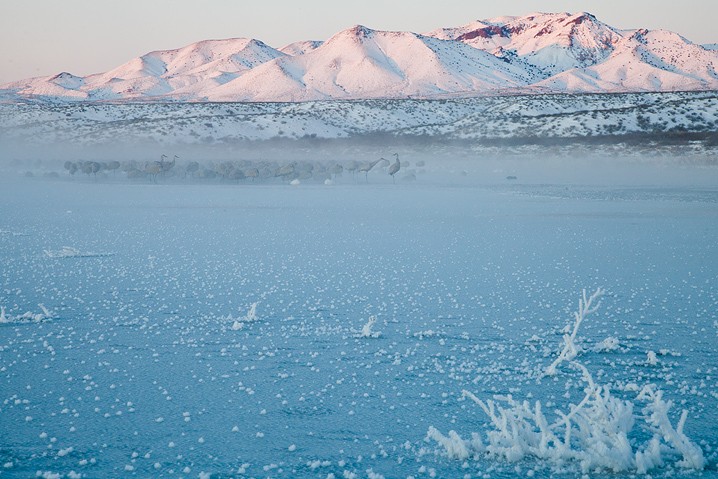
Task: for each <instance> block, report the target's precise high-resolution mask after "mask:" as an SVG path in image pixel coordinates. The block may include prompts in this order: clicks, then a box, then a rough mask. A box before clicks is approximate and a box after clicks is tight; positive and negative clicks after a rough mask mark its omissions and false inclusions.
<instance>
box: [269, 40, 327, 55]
mask: <svg viewBox="0 0 718 479" xmlns="http://www.w3.org/2000/svg"><path fill="white" fill-rule="evenodd" d="M322 43H324V42H322V41H319V40H306V41H299V42H294V43H290V44H289V45H286V46H284V47H282V48H280V49H279V51H280V52H282V53H286V54H287V55H291V56H297V55H304V54H305V53H308V52H311V51H314V50H316V49H317V48H319V47H320V46H321V45H322Z"/></svg>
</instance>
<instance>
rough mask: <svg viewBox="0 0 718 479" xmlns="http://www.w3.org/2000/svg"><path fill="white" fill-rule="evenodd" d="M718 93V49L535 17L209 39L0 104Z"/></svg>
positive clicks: (16, 93)
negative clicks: (279, 42)
mask: <svg viewBox="0 0 718 479" xmlns="http://www.w3.org/2000/svg"><path fill="white" fill-rule="evenodd" d="M716 89H718V50H716V47H715V45H706V46H701V45H697V44H694V43H691V42H690V41H689V40H687V39H686V38H684V37H682V36H680V35H678V34H676V33H672V32H668V31H663V30H654V31H649V30H643V29H638V30H621V29H617V28H614V27H611V26H610V25H607V24H605V23H603V22H601V21H599V20H598V19H596V17H594V16H593V15H591V14H589V13H585V12H582V13H578V14H569V13H534V14H531V15H526V16H523V17H499V18H492V19H488V20H481V21H475V22H471V23H468V24H466V25H464V26H460V27H454V28H441V29H438V30H434V31H431V32H427V33H425V34H417V33H411V32H387V31H378V30H372V29H370V28H367V27H364V26H361V25H357V26H354V27H352V28H349V29H347V30H344V31H341V32H339V33H337V34H335V35H334V36H332V37H331V38H329V39H328V40H326V41H298V42H295V43H292V44H290V45H287V46H285V47H283V48H281V49H280V50H277V49H274V48H272V47H270V46H268V45H266V44H264V43H262V42H261V41H259V40H253V39H246V38H235V39H228V40H206V41H201V42H197V43H193V44H191V45H187V46H186V47H183V48H179V49H177V50H167V51H157V52H152V53H148V54H146V55H143V56H141V57H139V58H135V59H133V60H130V61H129V62H127V63H125V64H124V65H121V66H119V67H117V68H115V69H114V70H110V71H108V72H106V73H99V74H95V75H89V76H87V77H78V76H75V75H72V74H70V73H67V72H63V73H60V74H58V75H53V76H49V77H39V78H32V79H28V80H22V81H17V82H13V83H9V84H6V85H2V86H0V98H5V99H10V100H13V99H17V98H23V97H33V98H41V99H49V100H80V101H92V100H133V101H143V100H148V101H149V100H153V101H154V100H167V101H226V102H231V101H247V102H259V101H287V102H296V101H309V100H329V99H370V98H442V97H450V96H480V95H496V94H502V93H529V94H530V93H551V92H563V93H585V92H627V91H634V92H643V91H656V92H657V91H676V90H716Z"/></svg>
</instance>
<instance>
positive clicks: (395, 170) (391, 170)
mask: <svg viewBox="0 0 718 479" xmlns="http://www.w3.org/2000/svg"><path fill="white" fill-rule="evenodd" d="M394 156H395V157H396V163H392V164H391V166H390V167H389V174H390V175H391V181H392V182H394V183H396V180H395V179H394V175H396V174H397V173H398V172H399V169H401V163H400V162H399V153H394Z"/></svg>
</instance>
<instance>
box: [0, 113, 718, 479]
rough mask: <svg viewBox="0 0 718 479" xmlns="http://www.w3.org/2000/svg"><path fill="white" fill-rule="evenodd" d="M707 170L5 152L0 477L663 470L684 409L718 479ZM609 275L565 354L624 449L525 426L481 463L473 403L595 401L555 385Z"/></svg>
mask: <svg viewBox="0 0 718 479" xmlns="http://www.w3.org/2000/svg"><path fill="white" fill-rule="evenodd" d="M60 126H61V125H60ZM60 126H58V128H59V127H60ZM395 153H396V154H397V155H398V158H399V160H400V165H401V166H400V169H399V170H398V172H397V173H396V174H395V175H394V178H392V176H390V174H389V171H390V165H392V164H394V163H395V162H396V157H395V156H394V154H395ZM162 155H166V158H164V159H163V158H162ZM175 155H177V157H178V158H176V159H175V158H174V157H175ZM382 157H383V158H385V159H386V162H381V163H377V164H376V165H375V166H374V167H373V168H372V169H371V170H369V171H367V172H366V174H365V172H362V171H361V170H360V168H361V166H362V165H364V164H366V162H371V161H375V160H378V159H379V158H382ZM716 158H717V156H716V151H715V149H714V148H713V147H712V146H711V144H710V142H709V141H707V139H706V138H705V137H703V138H689V139H684V140H683V141H673V140H671V141H667V140H666V141H658V140H656V138H655V137H651V138H647V139H644V140H643V141H638V140H636V139H631V140H629V139H627V138H617V139H616V141H615V142H610V141H607V140H606V139H605V138H604V139H602V140H601V141H589V140H586V139H584V140H576V139H573V140H569V139H566V140H559V139H552V140H551V141H538V140H537V141H511V140H505V141H502V142H489V141H479V140H466V141H455V140H452V141H449V140H446V139H436V138H434V139H430V138H426V137H418V138H405V137H398V138H396V137H394V138H392V137H390V136H382V135H374V136H371V135H366V136H361V135H358V136H357V137H353V138H348V139H347V138H342V139H318V138H303V139H275V140H264V141H237V142H229V141H227V142H221V143H220V142H207V143H206V144H182V143H178V142H166V143H159V142H156V141H146V140H141V139H136V141H127V140H126V139H118V140H117V141H103V142H101V143H93V142H90V143H82V142H77V143H73V142H69V141H66V140H63V141H59V142H56V143H53V142H47V141H44V140H43V141H42V142H30V141H16V140H13V141H3V142H1V143H0V190H1V191H2V196H3V200H2V201H0V264H2V265H3V266H2V268H1V269H0V306H2V308H3V311H2V315H1V317H2V320H0V431H2V432H1V433H0V437H2V440H1V441H0V442H1V443H0V465H2V469H0V477H9V478H21V477H22V478H24V477H36V476H37V477H287V478H289V477H291V478H297V477H302V478H303V477H317V478H320V477H321V478H327V477H336V478H338V477H377V478H378V477H386V478H393V477H414V478H419V477H487V476H488V477H515V476H516V475H521V476H523V475H532V476H533V477H576V475H577V474H583V473H586V474H589V476H591V477H608V476H610V477H633V476H635V475H636V471H637V470H638V467H639V462H637V461H636V460H635V459H633V458H634V457H635V453H637V452H640V453H641V454H645V456H646V457H648V461H649V462H650V460H652V459H656V458H658V459H660V461H657V462H656V465H655V467H653V468H652V469H651V470H650V471H649V472H650V474H651V476H653V477H675V476H676V475H677V474H688V475H692V474H699V473H698V472H696V471H695V468H696V467H697V466H695V464H700V462H699V461H697V459H696V457H698V456H697V455H696V454H694V455H693V456H692V457H693V458H694V459H696V461H695V462H692V463H688V462H687V460H686V456H688V455H689V454H688V453H682V452H681V450H680V447H676V445H675V444H674V443H670V442H666V440H665V439H661V437H660V436H661V435H660V434H659V435H658V436H659V437H658V439H656V440H657V441H658V443H660V447H658V448H657V449H656V450H651V449H650V448H649V446H646V444H650V441H651V439H652V438H655V437H656V436H655V429H656V428H657V427H658V426H656V424H660V425H662V426H666V424H669V425H671V426H672V427H675V428H677V429H680V427H678V424H679V422H680V418H681V414H682V413H683V411H684V410H685V411H686V413H685V414H686V420H685V426H684V427H683V429H682V430H681V434H685V437H686V441H685V442H684V443H680V441H679V443H680V444H683V445H686V444H688V445H689V446H695V447H696V448H698V450H699V451H700V458H702V459H703V460H704V464H703V468H704V470H703V471H702V472H701V473H700V474H702V477H718V474H717V473H716V464H717V461H718V456H717V451H718V436H717V435H716V432H715V431H716V427H715V425H716V424H718V413H717V411H718V382H717V381H716V365H718V347H717V346H716V344H718V342H717V341H716V339H717V338H718V317H716V315H715V313H714V311H715V307H716V305H717V304H718V290H716V285H718V262H717V261H716V258H718V251H717V248H718V246H716V245H717V244H718V243H716V241H715V238H716V236H717V235H718V164H717V163H716ZM112 162H117V163H118V165H117V167H116V168H115V167H114V166H111V163H112ZM92 163H96V164H97V165H98V166H97V167H94V166H92ZM193 163H196V166H194V165H193ZM170 164H171V166H170ZM73 165H74V166H73ZM68 167H69V168H68ZM73 167H74V168H76V170H75V171H74V174H73V173H71V168H73ZM340 167H341V168H340ZM252 170H257V176H250V174H249V172H250V171H252ZM260 172H264V173H262V174H260ZM598 287H601V288H603V289H604V290H605V293H604V295H603V296H602V298H601V307H600V308H599V310H598V311H596V312H595V313H594V314H592V315H590V316H589V317H587V318H586V320H585V322H584V323H583V324H582V325H581V329H580V332H579V334H578V335H577V338H576V344H577V345H578V351H577V356H576V358H575V360H576V361H577V364H581V365H583V366H584V367H585V368H586V370H587V371H588V372H589V373H590V375H591V378H592V380H594V381H595V382H596V383H597V384H598V385H600V386H601V387H603V386H606V387H607V388H608V390H610V394H611V398H612V399H615V401H613V402H611V401H607V403H608V404H610V405H611V407H613V408H614V409H611V407H608V408H607V409H606V411H608V413H610V414H613V413H615V412H616V410H618V409H619V406H617V404H619V405H626V404H628V405H630V406H631V407H632V408H633V410H632V412H633V415H632V416H631V420H632V421H633V423H632V424H634V423H635V425H634V426H633V427H632V428H628V429H627V432H626V437H627V438H628V439H629V441H628V446H627V450H629V452H630V453H631V454H633V455H631V458H630V459H629V460H625V461H624V460H623V459H622V457H623V456H620V454H619V453H618V452H616V449H611V450H610V451H611V453H603V454H600V453H598V452H596V449H591V448H590V447H588V446H586V443H584V442H581V441H579V439H578V438H579V437H580V432H579V428H578V427H577V426H576V425H574V434H575V437H576V438H577V439H576V440H575V442H574V443H573V445H572V447H573V450H571V451H569V453H566V454H567V455H565V456H561V455H560V454H559V452H556V451H553V450H551V448H549V449H550V450H551V453H550V454H549V453H547V454H545V455H543V456H541V455H540V454H536V453H535V451H533V452H532V451H531V448H530V447H529V445H528V444H529V443H530V441H529V439H530V438H531V437H532V436H531V433H530V432H525V436H522V437H523V439H526V441H525V442H520V441H519V440H518V439H517V443H516V444H513V443H512V444H509V446H511V447H512V448H513V449H512V450H513V451H514V452H515V453H516V454H518V455H519V456H517V457H519V459H514V460H510V459H509V458H507V457H506V456H502V455H501V454H496V453H491V452H490V451H489V450H488V449H481V447H484V446H487V445H490V444H494V443H492V442H491V436H490V435H489V432H492V431H494V428H493V425H492V423H491V421H490V419H489V417H488V416H487V414H485V412H484V411H483V410H482V409H481V407H480V406H479V405H478V404H475V403H474V402H473V401H472V400H470V396H467V395H466V394H465V393H463V391H468V392H470V393H471V394H473V395H475V396H476V397H477V398H478V399H480V400H482V401H488V400H492V399H493V398H494V397H495V395H499V396H502V397H503V396H506V395H508V394H511V395H512V396H513V397H514V398H515V399H517V400H519V401H523V400H524V399H525V400H527V401H529V403H530V404H531V405H533V404H535V403H536V402H537V401H538V402H540V403H541V405H542V406H543V411H544V413H545V414H546V415H547V417H548V418H549V419H551V420H553V419H554V418H556V417H559V416H558V414H557V413H556V411H569V410H571V407H572V406H571V405H573V406H574V407H575V406H576V405H577V404H579V403H582V400H583V399H584V397H585V396H586V390H587V387H588V386H587V381H586V378H585V377H584V378H583V379H582V376H581V373H580V372H577V371H578V370H577V369H576V368H577V366H576V365H575V364H574V365H573V366H569V365H568V364H564V365H561V366H560V367H559V368H558V369H559V371H558V374H557V375H556V376H553V377H545V376H544V375H543V373H544V371H545V370H546V368H547V367H548V366H549V365H550V364H552V363H553V362H554V361H555V360H556V358H557V357H558V355H559V352H560V351H561V347H562V344H563V343H562V342H563V341H566V339H565V336H564V334H565V333H566V331H570V326H572V325H573V322H574V317H573V311H575V310H576V307H577V303H578V299H579V297H580V295H581V291H582V290H583V289H586V290H587V291H588V292H589V294H590V293H591V292H592V291H594V290H596V288H598ZM40 305H42V306H40ZM567 328H568V329H567ZM649 385H652V386H651V387H654V388H655V390H660V391H662V392H663V398H664V399H665V400H666V401H672V406H671V407H670V408H668V410H667V415H666V421H664V422H662V423H661V422H659V421H656V422H655V424H654V423H652V422H651V421H650V414H649V413H647V412H646V411H651V410H650V409H646V408H650V407H657V406H656V405H658V406H661V405H665V404H667V403H661V402H660V401H654V402H650V401H648V400H646V399H645V398H641V397H640V396H641V395H640V394H639V392H640V391H642V390H643V388H644V387H646V386H649ZM616 401H624V402H621V403H617V402H616ZM594 406H595V404H594V403H591V407H594ZM595 410H596V409H591V411H595ZM588 417H589V418H590V419H591V420H592V421H593V424H592V425H589V426H590V427H589V429H590V428H591V427H593V429H590V430H592V431H594V432H596V434H598V435H597V436H595V437H599V436H600V434H599V433H603V432H605V431H606V430H607V429H605V428H606V427H608V426H606V424H607V423H609V422H610V421H604V420H603V419H601V418H598V417H595V416H593V417H592V416H590V414H589V415H588ZM625 422H626V424H627V423H629V422H631V421H628V420H626V421H625ZM611 424H614V425H617V426H616V427H617V428H618V429H619V430H621V429H620V428H621V427H624V429H625V426H626V424H624V423H623V422H622V421H618V420H616V421H614V422H613V423H611ZM534 429H536V428H534ZM536 430H537V429H536ZM582 430H585V429H582ZM432 431H438V435H437V434H436V433H435V432H432ZM449 431H455V434H456V436H453V435H450V433H449ZM532 431H533V432H534V433H535V430H532ZM609 432H610V431H609ZM619 432H620V431H619ZM472 433H477V434H478V435H479V436H480V437H481V441H482V446H481V447H479V446H477V445H476V444H477V443H471V442H470V440H471V438H472ZM442 437H443V438H444V439H445V440H444V442H442V441H441V440H437V438H439V439H441V438H442ZM457 437H458V439H456V438H457ZM612 437H613V436H612ZM446 438H450V439H449V440H446ZM661 441H663V442H661ZM608 444H609V445H610V446H612V447H613V446H615V444H616V441H613V442H611V441H608ZM494 445H495V444H494ZM554 446H555V444H554ZM462 447H463V449H462ZM686 450H688V451H689V452H693V453H695V451H696V449H691V448H690V447H687V449H686ZM464 451H466V455H464V454H463V452H464ZM651 451H652V452H651ZM656 451H657V452H656ZM567 457H568V459H567ZM641 457H643V456H641ZM582 460H583V461H584V462H583V463H582V462H581V461H582ZM601 461H604V462H601ZM622 461H623V462H622ZM632 461H633V462H632ZM598 463H601V464H603V466H595V464H598ZM582 464H593V466H591V468H590V469H589V470H588V471H585V470H583V469H582V467H583V466H582ZM640 464H643V462H641V463H640ZM690 464H693V466H691V465H690Z"/></svg>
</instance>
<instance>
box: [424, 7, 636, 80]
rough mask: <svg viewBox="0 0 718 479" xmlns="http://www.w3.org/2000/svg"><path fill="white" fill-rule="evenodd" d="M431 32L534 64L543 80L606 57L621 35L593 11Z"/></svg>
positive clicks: (504, 19) (494, 21)
mask: <svg viewBox="0 0 718 479" xmlns="http://www.w3.org/2000/svg"><path fill="white" fill-rule="evenodd" d="M427 35H429V36H435V37H437V38H444V39H447V40H456V41H460V42H462V43H466V44H467V45H471V46H473V47H474V48H477V49H480V50H485V51H488V52H491V53H493V54H494V55H497V56H499V57H502V58H507V59H509V60H513V61H518V62H519V63H525V64H527V65H529V66H531V67H534V69H535V71H537V72H538V74H539V75H541V76H543V77H544V78H546V77H548V76H551V75H553V74H556V73H558V72H562V71H565V70H567V69H570V68H577V67H583V66H588V65H593V64H596V63H598V62H600V61H602V60H604V59H605V58H606V57H607V56H608V55H609V54H610V53H611V51H612V49H613V46H614V45H615V44H616V43H617V42H618V41H619V40H620V39H621V38H622V37H621V33H620V32H619V31H618V30H616V29H614V28H612V27H610V26H608V25H606V24H605V23H602V22H600V21H598V20H597V19H596V18H595V17H594V16H593V15H591V14H589V13H585V12H582V13H579V14H575V15H572V14H568V13H534V14H531V15H527V16H524V17H500V18H494V19H489V20H483V21H475V22H472V23H469V24H467V25H464V26H461V27H457V28H444V29H439V30H435V31H433V32H429V33H427Z"/></svg>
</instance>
